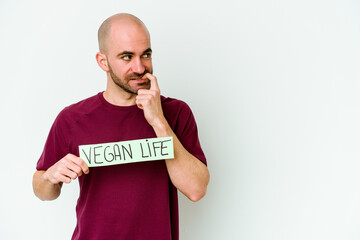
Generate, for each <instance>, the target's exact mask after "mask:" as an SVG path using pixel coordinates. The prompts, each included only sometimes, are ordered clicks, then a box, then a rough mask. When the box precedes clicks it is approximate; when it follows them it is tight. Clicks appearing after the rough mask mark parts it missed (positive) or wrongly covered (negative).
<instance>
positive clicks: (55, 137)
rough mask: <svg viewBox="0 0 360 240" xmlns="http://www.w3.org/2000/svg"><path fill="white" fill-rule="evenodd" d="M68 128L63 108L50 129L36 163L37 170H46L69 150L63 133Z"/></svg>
mask: <svg viewBox="0 0 360 240" xmlns="http://www.w3.org/2000/svg"><path fill="white" fill-rule="evenodd" d="M68 129H69V127H68V126H67V124H66V121H65V119H64V110H63V111H62V112H60V114H59V115H58V116H57V118H56V119H55V121H54V123H53V125H52V127H51V129H50V132H49V135H48V137H47V140H46V142H45V146H44V150H43V152H42V154H41V156H40V158H39V160H38V162H37V165H36V169H37V170H47V169H48V168H49V167H51V166H52V165H54V164H55V163H56V162H57V161H59V160H60V159H61V158H63V157H64V156H65V155H66V154H67V153H68V152H69V147H68V144H67V141H66V138H65V133H66V132H67V131H68Z"/></svg>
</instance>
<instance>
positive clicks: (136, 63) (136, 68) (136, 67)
mask: <svg viewBox="0 0 360 240" xmlns="http://www.w3.org/2000/svg"><path fill="white" fill-rule="evenodd" d="M132 71H133V72H134V73H139V74H142V73H143V72H144V71H145V66H144V64H143V62H142V61H141V58H135V59H134V60H133V63H132Z"/></svg>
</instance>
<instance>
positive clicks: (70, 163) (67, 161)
mask: <svg viewBox="0 0 360 240" xmlns="http://www.w3.org/2000/svg"><path fill="white" fill-rule="evenodd" d="M83 173H85V174H88V173H89V167H88V166H87V165H86V163H85V162H84V161H83V160H82V159H81V158H79V157H77V156H75V155H73V154H70V153H69V154H67V155H66V156H65V157H63V158H62V159H60V160H59V161H58V162H57V163H55V164H54V165H53V166H52V167H50V168H49V169H48V170H47V171H46V172H45V173H44V175H43V177H44V178H45V179H46V180H48V181H50V182H51V183H52V184H58V183H62V182H64V183H70V182H71V179H73V180H74V179H76V178H77V177H79V176H81V175H82V174H83Z"/></svg>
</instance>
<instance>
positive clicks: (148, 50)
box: [144, 48, 152, 53]
mask: <svg viewBox="0 0 360 240" xmlns="http://www.w3.org/2000/svg"><path fill="white" fill-rule="evenodd" d="M148 52H152V50H151V48H148V49H146V50H145V51H144V53H148Z"/></svg>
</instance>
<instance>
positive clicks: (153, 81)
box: [144, 73, 160, 91]
mask: <svg viewBox="0 0 360 240" xmlns="http://www.w3.org/2000/svg"><path fill="white" fill-rule="evenodd" d="M144 77H145V78H147V79H149V80H150V90H157V91H160V89H159V85H158V82H157V79H156V77H155V76H154V75H152V74H151V73H146V74H145V75H144Z"/></svg>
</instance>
